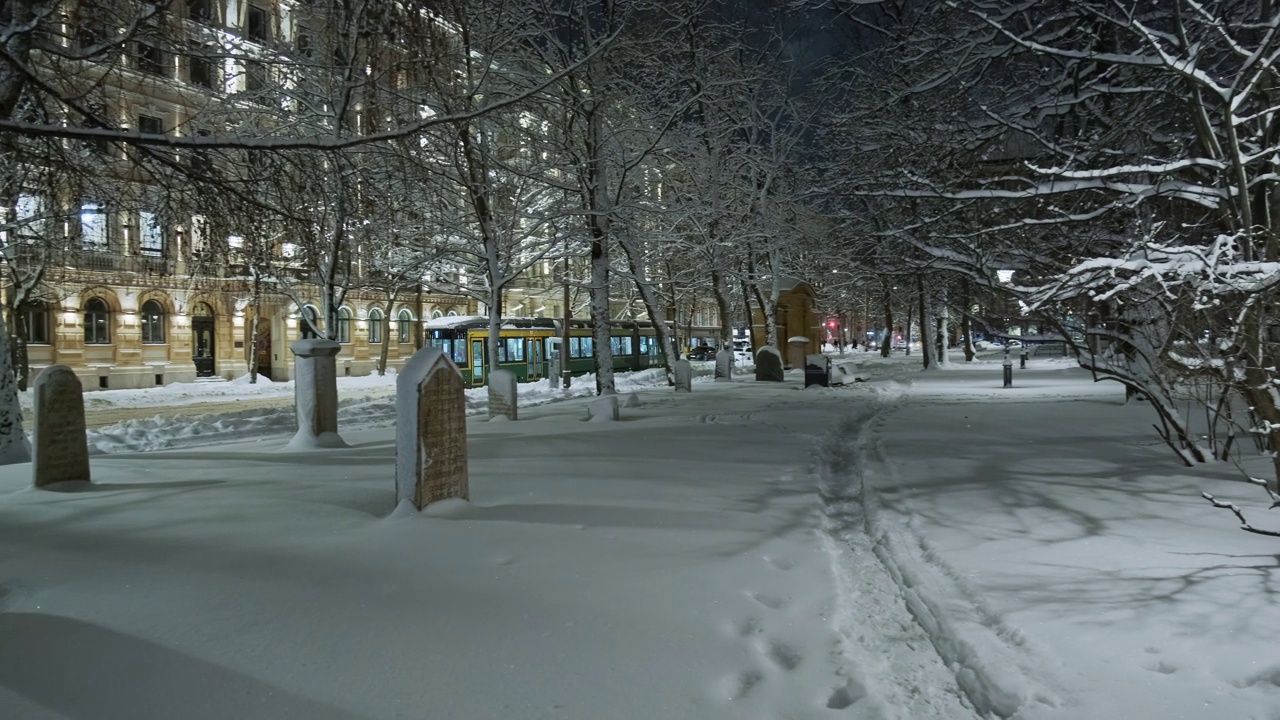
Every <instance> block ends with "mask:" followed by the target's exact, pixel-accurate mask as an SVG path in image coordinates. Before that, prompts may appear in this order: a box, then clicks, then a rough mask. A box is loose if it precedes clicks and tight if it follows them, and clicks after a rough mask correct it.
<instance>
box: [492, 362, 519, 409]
mask: <svg viewBox="0 0 1280 720" xmlns="http://www.w3.org/2000/svg"><path fill="white" fill-rule="evenodd" d="M519 393H520V383H519V380H518V379H517V378H516V374H515V373H513V372H511V371H510V370H494V371H493V372H491V373H489V419H490V420H492V419H494V418H495V417H499V416H501V417H505V418H506V419H508V420H517V419H519V417H518V413H519V411H520V407H519V403H518V402H517V398H518V397H519Z"/></svg>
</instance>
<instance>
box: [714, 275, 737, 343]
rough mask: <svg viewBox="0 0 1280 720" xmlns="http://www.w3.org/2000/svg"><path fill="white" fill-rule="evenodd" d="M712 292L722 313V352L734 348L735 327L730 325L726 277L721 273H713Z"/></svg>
mask: <svg viewBox="0 0 1280 720" xmlns="http://www.w3.org/2000/svg"><path fill="white" fill-rule="evenodd" d="M711 292H712V294H713V295H714V296H715V299H716V308H717V309H718V310H719V311H720V337H719V338H718V339H717V342H718V347H719V348H720V349H721V350H724V349H726V348H728V349H732V348H733V326H732V325H730V323H729V315H730V311H729V295H728V293H726V292H725V291H724V275H723V274H722V273H721V272H720V271H719V270H715V269H712V271H711Z"/></svg>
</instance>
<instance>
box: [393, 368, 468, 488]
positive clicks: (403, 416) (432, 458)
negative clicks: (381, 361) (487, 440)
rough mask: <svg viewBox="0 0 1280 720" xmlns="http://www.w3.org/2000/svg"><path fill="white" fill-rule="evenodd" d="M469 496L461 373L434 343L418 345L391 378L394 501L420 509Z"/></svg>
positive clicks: (464, 396)
mask: <svg viewBox="0 0 1280 720" xmlns="http://www.w3.org/2000/svg"><path fill="white" fill-rule="evenodd" d="M469 497H470V489H469V485H468V480H467V398H466V395H465V394H464V393H463V383H462V374H461V373H459V372H458V368H457V367H456V366H455V365H454V364H453V361H452V360H450V359H449V356H448V355H445V354H444V353H443V352H441V350H440V349H439V348H433V347H424V348H422V349H421V350H419V351H418V352H416V353H414V354H413V357H412V358H410V359H409V362H407V363H405V366H404V369H402V370H401V371H400V376H399V377H397V378H396V502H397V503H400V502H403V501H405V500H409V501H411V502H413V506H414V507H415V508H417V509H419V510H421V509H422V508H424V507H426V506H427V505H430V504H431V503H433V502H436V501H437V500H445V499H448V498H461V499H463V500H467V499H468V498H469Z"/></svg>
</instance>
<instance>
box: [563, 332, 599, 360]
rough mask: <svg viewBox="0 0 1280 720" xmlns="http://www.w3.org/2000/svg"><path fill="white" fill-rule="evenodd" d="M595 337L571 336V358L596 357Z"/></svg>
mask: <svg viewBox="0 0 1280 720" xmlns="http://www.w3.org/2000/svg"><path fill="white" fill-rule="evenodd" d="M593 343H594V338H589V337H571V338H569V357H570V358H589V357H594V356H595V352H594V351H593V348H594V344H593Z"/></svg>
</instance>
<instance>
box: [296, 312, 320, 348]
mask: <svg viewBox="0 0 1280 720" xmlns="http://www.w3.org/2000/svg"><path fill="white" fill-rule="evenodd" d="M318 317H319V315H318V314H317V313H316V309H315V308H314V307H312V306H310V305H308V306H306V307H304V308H302V310H301V311H300V312H299V313H298V334H299V335H301V336H302V339H303V340H307V339H309V338H318V337H320V334H319V333H317V332H316V328H317V327H319V325H320V323H319V321H318V319H317V318H318Z"/></svg>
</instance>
